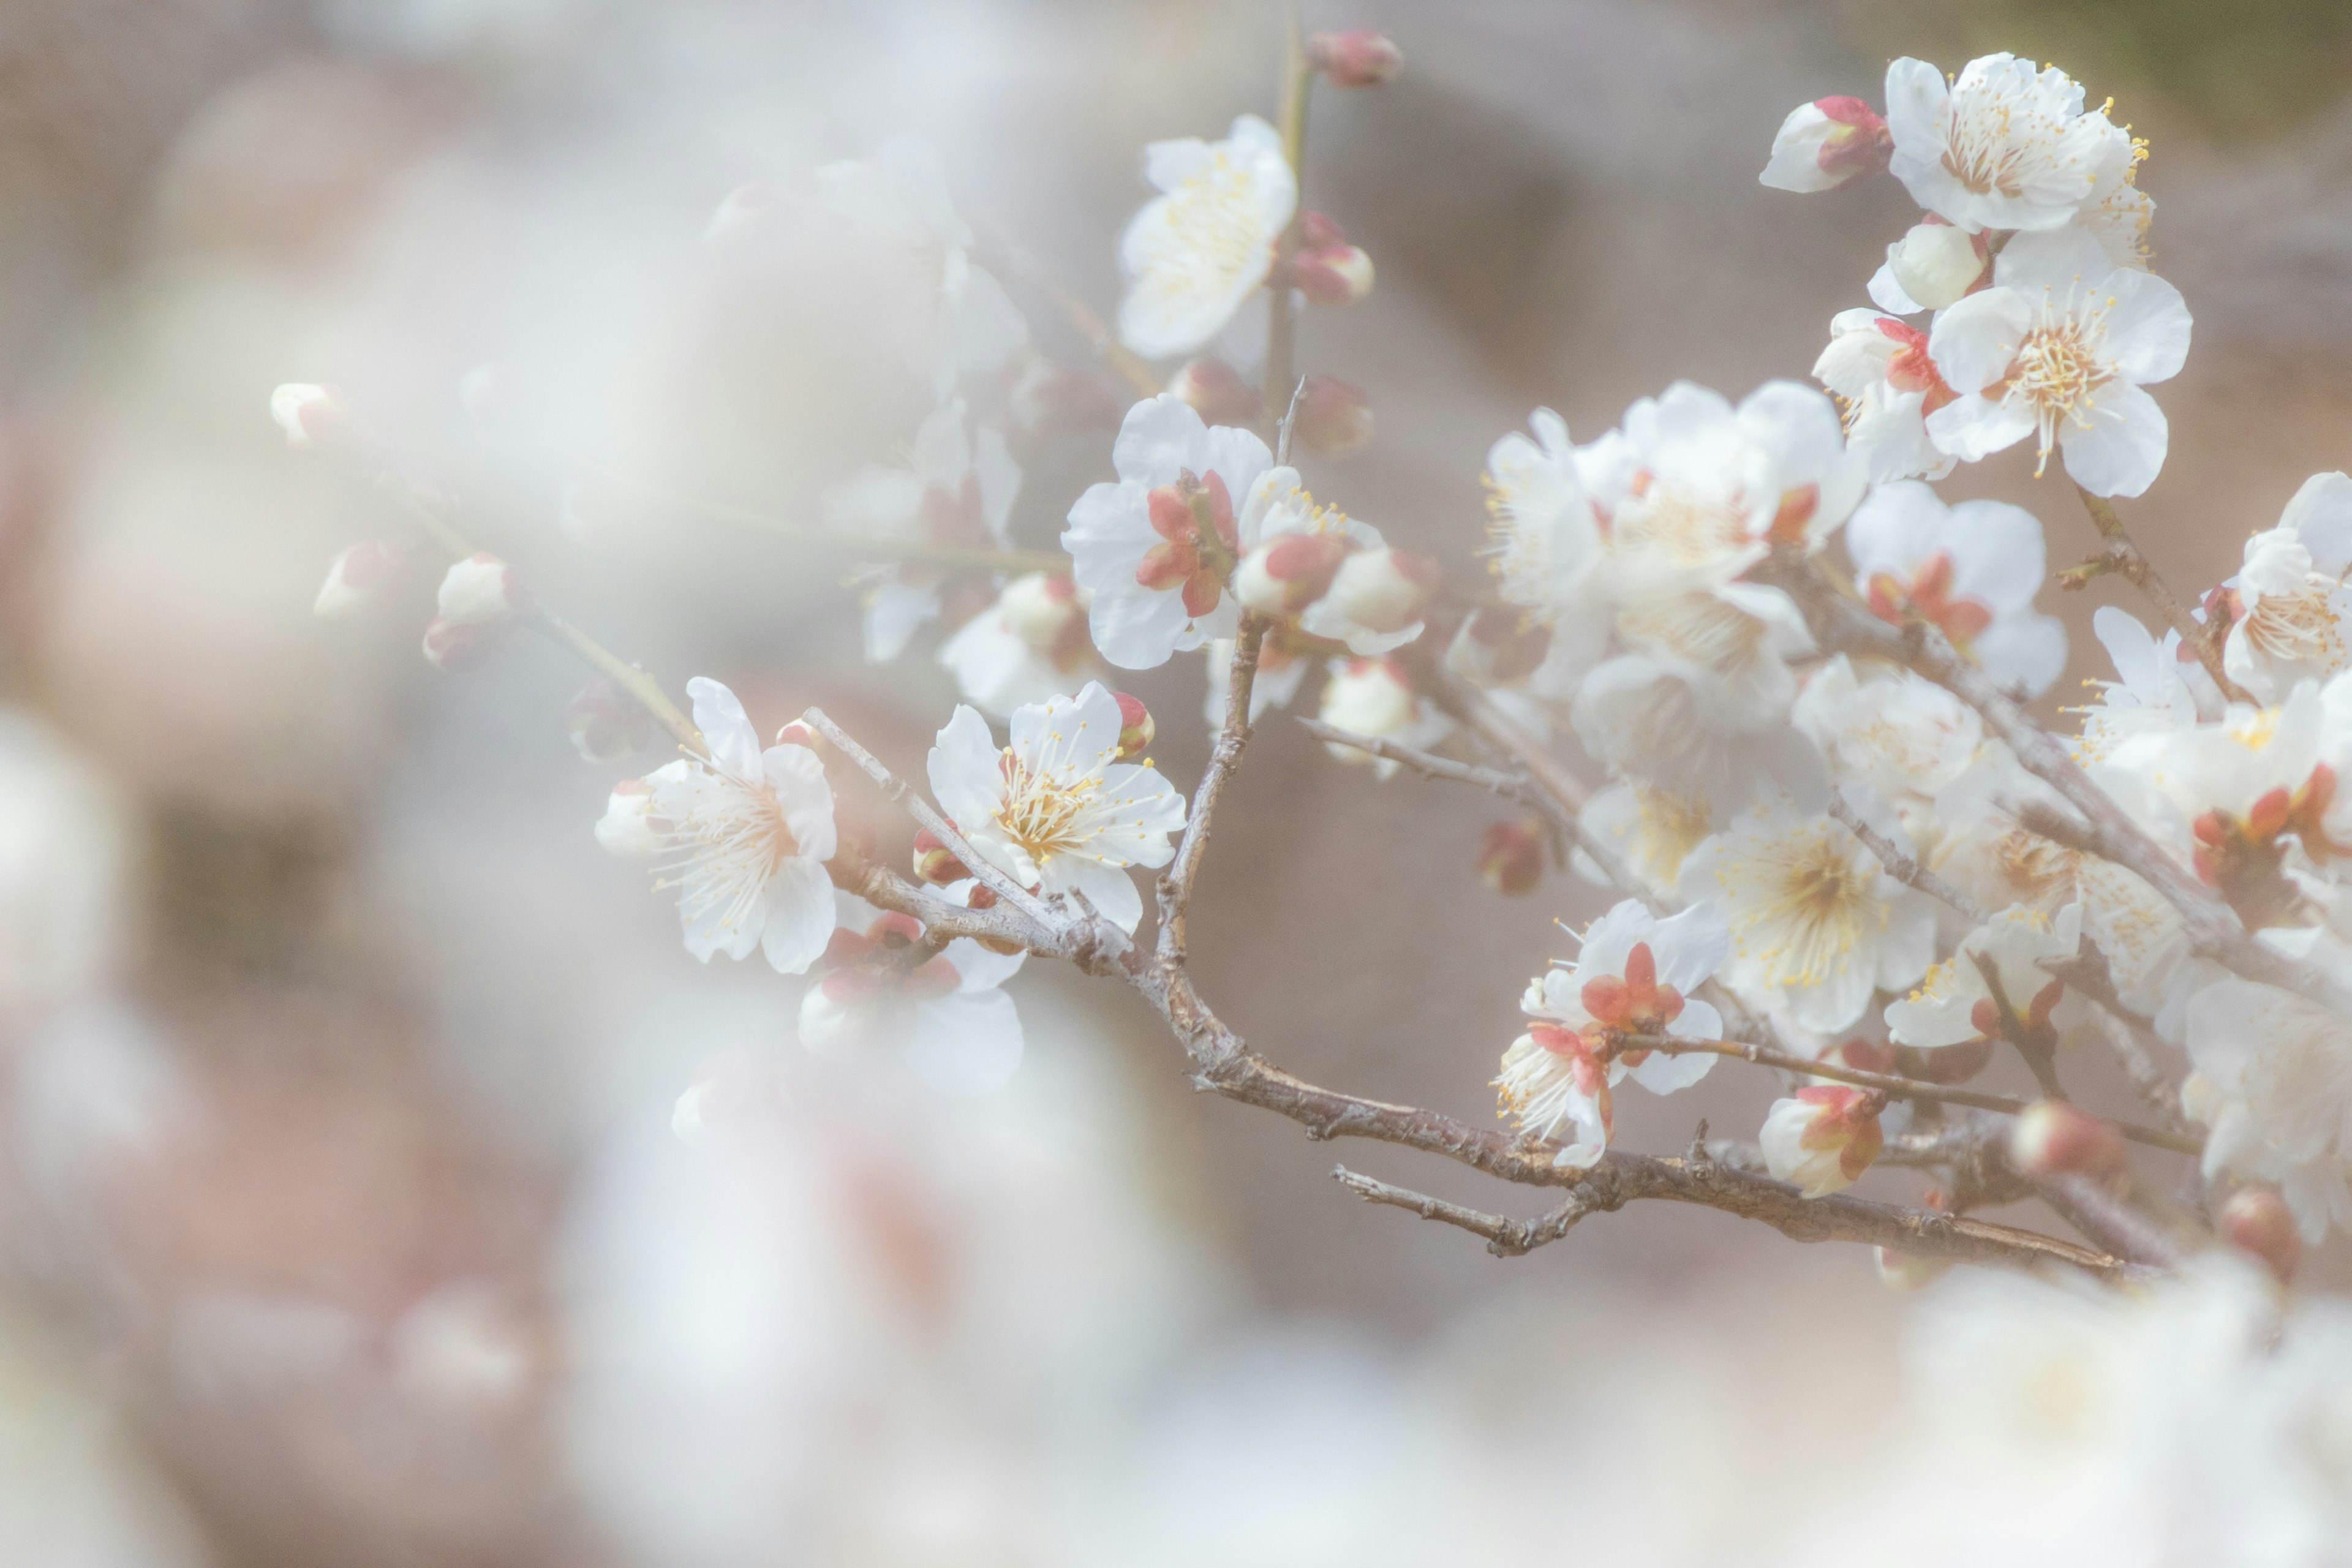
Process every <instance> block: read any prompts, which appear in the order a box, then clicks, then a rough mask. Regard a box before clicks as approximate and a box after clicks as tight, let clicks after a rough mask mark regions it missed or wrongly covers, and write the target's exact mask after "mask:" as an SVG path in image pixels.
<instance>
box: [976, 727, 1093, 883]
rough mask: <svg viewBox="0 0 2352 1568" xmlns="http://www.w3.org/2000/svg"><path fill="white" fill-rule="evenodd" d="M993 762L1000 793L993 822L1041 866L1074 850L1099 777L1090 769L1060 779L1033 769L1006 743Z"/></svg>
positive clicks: (1049, 772)
mask: <svg viewBox="0 0 2352 1568" xmlns="http://www.w3.org/2000/svg"><path fill="white" fill-rule="evenodd" d="M998 766H999V767H1000V768H1001V770H1002V771H1003V776H1004V794H1003V799H1002V801H1001V803H1000V804H999V805H998V806H997V808H996V825H997V826H999V827H1001V828H1003V830H1004V837H1007V838H1010V839H1011V840H1013V843H1015V844H1018V845H1019V846H1021V847H1022V848H1023V849H1024V850H1025V851H1026V852H1027V853H1028V856H1029V858H1030V860H1031V862H1032V863H1034V865H1036V866H1037V867H1038V868H1040V869H1043V868H1044V867H1045V862H1046V861H1047V860H1048V859H1049V858H1052V857H1054V856H1055V855H1059V854H1062V853H1064V852H1066V851H1067V850H1069V849H1072V848H1075V847H1076V846H1077V844H1078V842H1079V841H1080V839H1082V838H1083V837H1085V835H1084V833H1083V832H1082V831H1081V825H1082V822H1083V819H1084V818H1085V816H1086V814H1087V809H1088V808H1089V807H1090V806H1092V805H1094V800H1095V796H1096V795H1097V794H1098V793H1100V791H1101V789H1102V779H1101V777H1100V776H1099V775H1097V774H1092V773H1087V774H1081V775H1079V776H1078V777H1076V778H1064V777H1062V776H1060V775H1058V774H1057V773H1054V772H1052V771H1050V770H1046V769H1040V768H1034V767H1032V766H1031V765H1030V764H1029V763H1024V762H1023V761H1022V760H1021V759H1020V758H1018V757H1016V756H1014V755H1013V752H1012V750H1011V748H1009V747H1008V748H1007V749H1006V750H1005V752H1004V756H1003V761H1002V762H1001V763H999V764H998Z"/></svg>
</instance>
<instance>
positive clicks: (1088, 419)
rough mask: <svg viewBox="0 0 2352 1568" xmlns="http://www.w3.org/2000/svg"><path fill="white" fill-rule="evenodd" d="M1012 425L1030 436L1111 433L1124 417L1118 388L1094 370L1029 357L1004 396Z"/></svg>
mask: <svg viewBox="0 0 2352 1568" xmlns="http://www.w3.org/2000/svg"><path fill="white" fill-rule="evenodd" d="M1007 401H1008V404H1009V406H1010V407H1011V409H1012V412H1013V424H1015V425H1016V426H1019V427H1020V428H1021V429H1023V430H1024V431H1026V432H1027V433H1029V434H1030V435H1033V436H1034V435H1039V434H1042V433H1045V432H1049V431H1052V432H1068V433H1075V432H1080V431H1087V430H1115V429H1117V428H1118V421H1119V416H1121V415H1122V414H1124V413H1126V412H1127V410H1126V407H1125V405H1123V404H1122V403H1121V402H1120V401H1119V394H1118V387H1116V386H1114V385H1113V384H1111V382H1110V379H1109V378H1108V376H1105V375H1103V374H1101V373H1100V372H1098V371H1094V370H1089V369H1087V367H1085V366H1083V365H1072V364H1064V363H1061V362H1060V361H1058V360H1050V359H1047V358H1045V356H1044V355H1043V354H1033V355H1031V356H1030V358H1029V360H1028V361H1027V363H1024V364H1023V365H1022V367H1021V372H1020V374H1018V375H1016V376H1014V377H1013V387H1012V390H1011V392H1010V393H1009V394H1008V395H1007Z"/></svg>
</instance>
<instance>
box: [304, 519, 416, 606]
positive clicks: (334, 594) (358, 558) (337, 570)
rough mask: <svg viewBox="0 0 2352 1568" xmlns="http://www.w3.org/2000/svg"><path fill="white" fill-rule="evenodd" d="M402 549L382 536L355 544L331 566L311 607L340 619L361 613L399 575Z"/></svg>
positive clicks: (336, 558) (337, 557)
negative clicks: (386, 541) (400, 550)
mask: <svg viewBox="0 0 2352 1568" xmlns="http://www.w3.org/2000/svg"><path fill="white" fill-rule="evenodd" d="M399 573H400V552H398V551H397V550H395V549H394V548H393V547H392V546H391V545H389V544H386V543H384V542H383V541H382V540H380V539H370V540H366V541H363V542H361V543H358V544H354V545H352V547H351V548H350V549H349V550H346V551H344V552H342V553H341V554H340V555H338V556H336V557H335V559H334V562H333V563H332V564H331V565H330V566H329V567H328V568H327V580H326V581H325V582H324V583H322V584H320V586H319V596H318V598H316V599H314V600H313V601H311V604H310V611H311V613H312V614H313V615H316V616H320V617H321V618H322V619H326V620H340V619H341V618H342V617H344V616H352V615H357V614H358V613H359V612H360V611H361V610H362V609H364V608H365V607H366V606H367V605H370V604H372V603H373V602H374V600H375V598H376V595H379V594H381V593H383V590H384V587H385V585H386V584H390V583H391V582H392V581H393V579H394V577H396V576H398V575H399Z"/></svg>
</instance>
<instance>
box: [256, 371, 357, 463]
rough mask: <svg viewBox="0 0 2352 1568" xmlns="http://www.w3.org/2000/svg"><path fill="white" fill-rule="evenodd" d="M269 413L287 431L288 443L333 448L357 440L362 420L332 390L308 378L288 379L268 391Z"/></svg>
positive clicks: (344, 445) (350, 443) (279, 426)
mask: <svg viewBox="0 0 2352 1568" xmlns="http://www.w3.org/2000/svg"><path fill="white" fill-rule="evenodd" d="M269 417H270V418H272V419H274V420H276V421H277V422H278V428H279V429H280V430H283V431H284V432H286V444H287V445H288V446H289V447H319V448H321V449H326V450H332V449H335V448H339V447H348V446H350V445H352V444H353V443H354V442H356V441H357V440H358V439H359V437H360V434H361V426H360V424H359V422H358V421H357V420H356V419H354V418H352V413H351V410H349V409H348V408H346V407H344V406H343V404H342V400H341V399H340V398H338V397H337V396H336V395H334V393H333V392H332V391H331V390H330V389H328V388H326V387H323V386H317V385H313V384H310V383H309V382H301V381H289V382H288V383H287V384H285V385H283V386H280V387H278V389H276V390H275V391H273V392H272V393H270V395H269Z"/></svg>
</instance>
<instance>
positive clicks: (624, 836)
mask: <svg viewBox="0 0 2352 1568" xmlns="http://www.w3.org/2000/svg"><path fill="white" fill-rule="evenodd" d="M653 816H654V786H653V782H652V781H651V780H649V779H623V780H622V781H621V782H620V783H619V784H614V786H613V794H612V795H611V797H610V798H609V799H607V800H606V801H605V802H604V816H600V817H598V818H597V819H596V842H597V843H599V844H601V845H603V846H604V847H605V849H607V850H608V851H610V852H611V853H613V854H614V855H618V856H620V857H621V858H623V859H625V860H644V859H648V858H652V857H653V856H655V855H657V854H659V853H660V852H661V847H662V837H661V835H660V834H659V833H658V832H656V830H655V828H654V823H653Z"/></svg>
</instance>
